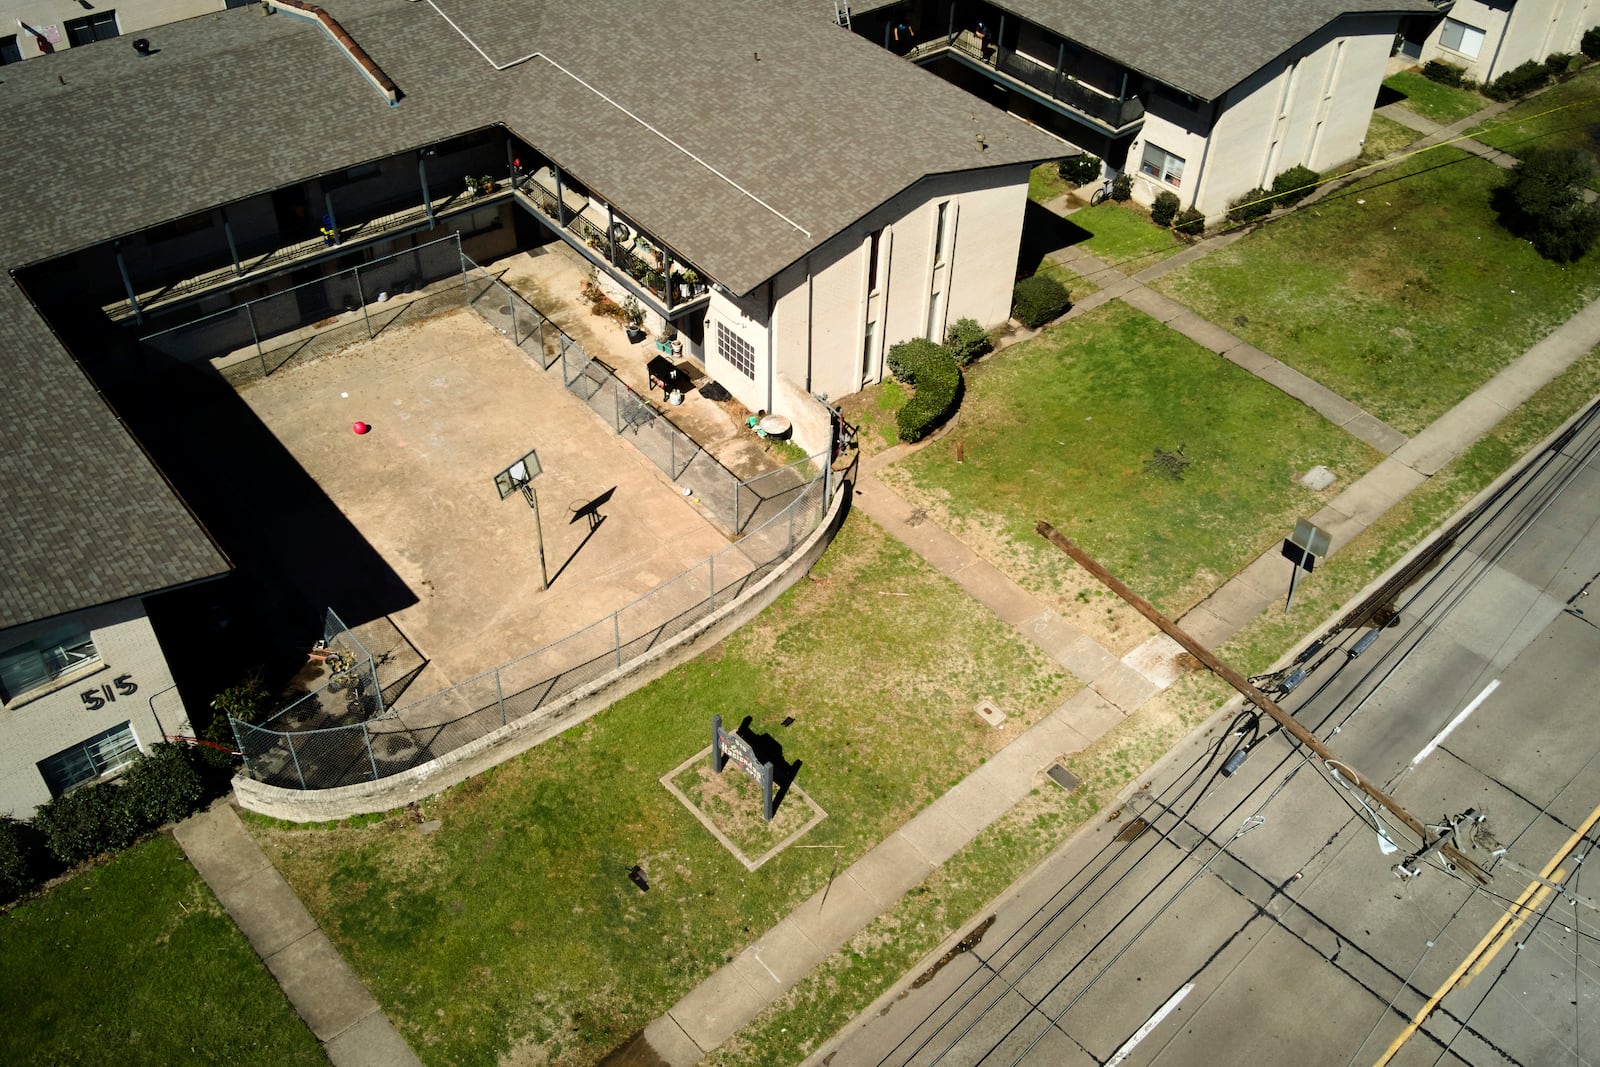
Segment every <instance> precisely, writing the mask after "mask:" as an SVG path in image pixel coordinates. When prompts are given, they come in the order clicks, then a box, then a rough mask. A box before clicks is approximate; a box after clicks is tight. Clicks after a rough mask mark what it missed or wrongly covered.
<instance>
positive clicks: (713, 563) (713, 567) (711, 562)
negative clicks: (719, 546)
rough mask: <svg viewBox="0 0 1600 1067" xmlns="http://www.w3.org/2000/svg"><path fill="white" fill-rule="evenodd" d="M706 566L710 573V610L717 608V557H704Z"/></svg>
mask: <svg viewBox="0 0 1600 1067" xmlns="http://www.w3.org/2000/svg"><path fill="white" fill-rule="evenodd" d="M706 568H707V569H708V570H709V571H710V574H711V582H710V584H711V595H710V599H711V610H712V611H716V610H717V557H716V556H709V557H707V559H706Z"/></svg>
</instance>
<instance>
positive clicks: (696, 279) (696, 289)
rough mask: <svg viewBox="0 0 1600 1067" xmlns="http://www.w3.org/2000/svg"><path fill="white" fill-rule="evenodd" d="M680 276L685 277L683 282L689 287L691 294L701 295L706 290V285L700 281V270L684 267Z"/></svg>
mask: <svg viewBox="0 0 1600 1067" xmlns="http://www.w3.org/2000/svg"><path fill="white" fill-rule="evenodd" d="M678 277H679V278H681V279H683V284H684V285H687V286H688V287H689V293H690V295H691V296H699V295H700V294H701V293H703V292H705V288H706V287H705V286H704V285H703V284H702V283H701V281H700V272H699V271H697V270H695V269H694V268H693V267H685V268H683V273H682V274H679V275H678Z"/></svg>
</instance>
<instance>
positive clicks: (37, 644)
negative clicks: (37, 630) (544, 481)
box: [0, 623, 100, 704]
mask: <svg viewBox="0 0 1600 1067" xmlns="http://www.w3.org/2000/svg"><path fill="white" fill-rule="evenodd" d="M30 659H31V660H35V661H36V663H34V664H31V666H33V667H34V671H33V672H32V673H31V675H30V677H28V679H27V681H26V684H21V685H17V687H16V688H15V689H14V690H13V687H12V686H11V685H8V684H7V683H6V682H5V681H4V677H3V676H0V703H6V704H10V703H14V702H15V701H17V700H18V699H20V698H21V697H24V696H28V695H29V694H33V693H38V692H40V691H41V690H44V689H47V688H49V687H50V686H52V685H54V684H55V683H56V682H57V681H58V680H59V679H61V678H62V677H64V676H66V675H72V674H76V673H77V672H78V671H79V669H80V668H84V667H89V666H92V665H93V664H96V663H99V662H100V650H99V649H98V648H97V647H95V643H94V635H93V634H92V633H91V632H90V630H89V627H87V626H85V625H83V624H81V623H69V624H67V625H64V626H58V627H56V628H55V629H54V630H51V631H48V632H46V633H44V634H41V635H40V636H38V637H36V638H34V639H33V640H32V641H24V642H22V643H21V644H17V645H12V646H11V647H9V648H5V649H0V663H3V662H5V661H11V665H12V669H13V671H14V670H15V669H16V668H17V667H19V666H23V665H24V664H26V663H27V661H28V660H30Z"/></svg>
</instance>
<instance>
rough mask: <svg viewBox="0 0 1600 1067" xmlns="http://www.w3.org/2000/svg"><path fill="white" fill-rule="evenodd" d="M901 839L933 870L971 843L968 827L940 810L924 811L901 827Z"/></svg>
mask: <svg viewBox="0 0 1600 1067" xmlns="http://www.w3.org/2000/svg"><path fill="white" fill-rule="evenodd" d="M900 836H901V837H902V838H904V839H905V841H906V843H907V844H909V845H910V846H911V847H912V848H914V849H916V850H917V855H919V856H921V857H922V858H923V860H924V861H925V862H927V863H929V864H931V865H932V866H934V867H937V866H939V865H940V864H942V863H943V862H944V861H945V860H947V859H949V858H950V857H951V856H954V855H955V854H956V853H957V852H960V851H961V849H962V848H964V847H965V846H966V843H967V842H968V841H970V840H971V839H972V835H971V834H969V833H968V832H967V830H966V828H965V827H963V826H962V825H961V824H960V823H958V822H956V821H955V819H953V818H951V817H950V813H949V812H947V811H944V810H942V809H940V808H924V809H923V810H922V811H920V812H918V813H917V814H916V815H915V816H914V817H913V818H912V819H911V821H910V822H908V823H906V824H905V825H904V826H902V827H900Z"/></svg>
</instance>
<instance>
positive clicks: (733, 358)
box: [717, 322, 756, 381]
mask: <svg viewBox="0 0 1600 1067" xmlns="http://www.w3.org/2000/svg"><path fill="white" fill-rule="evenodd" d="M717 355H719V356H721V357H722V358H723V359H725V360H727V361H728V362H729V363H731V364H733V366H734V367H735V368H737V369H738V371H739V373H740V374H743V375H744V376H745V377H746V378H749V379H750V380H751V381H754V380H755V376H756V350H755V348H754V347H753V346H752V345H751V344H750V342H749V341H746V340H745V339H744V338H743V337H740V336H739V335H738V334H736V333H734V332H733V331H732V330H730V329H728V326H727V324H726V323H723V322H719V323H717Z"/></svg>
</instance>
